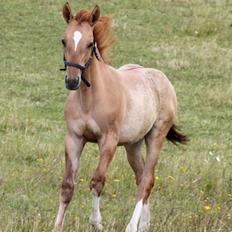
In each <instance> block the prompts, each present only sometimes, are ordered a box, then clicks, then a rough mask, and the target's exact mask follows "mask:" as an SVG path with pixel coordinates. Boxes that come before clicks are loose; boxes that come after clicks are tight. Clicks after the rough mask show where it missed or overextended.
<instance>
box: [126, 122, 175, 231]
mask: <svg viewBox="0 0 232 232" xmlns="http://www.w3.org/2000/svg"><path fill="white" fill-rule="evenodd" d="M171 126H172V123H171V122H170V121H169V120H161V119H160V120H157V121H156V123H155V124H154V126H153V128H152V129H151V130H150V132H149V133H148V134H147V135H146V136H145V142H146V147H147V156H146V161H145V166H144V170H143V174H142V178H141V181H140V183H139V186H138V191H137V198H136V202H137V203H136V206H135V209H134V212H133V215H132V218H131V220H130V222H129V224H128V225H127V228H126V232H137V231H139V232H144V231H147V230H148V229H149V223H148V224H147V225H146V221H148V220H149V219H148V220H144V219H143V217H144V216H143V215H144V211H146V212H147V217H150V213H149V206H148V198H149V195H150V193H151V190H152V188H153V185H154V170H155V166H156V164H157V162H158V159H159V155H160V150H161V147H162V144H163V141H164V139H165V137H166V135H167V133H168V131H169V130H170V128H171Z"/></svg>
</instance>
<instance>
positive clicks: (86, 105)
mask: <svg viewBox="0 0 232 232" xmlns="http://www.w3.org/2000/svg"><path fill="white" fill-rule="evenodd" d="M105 66H106V65H105V63H104V61H103V60H101V61H99V60H97V59H96V57H95V56H93V59H92V62H91V64H90V66H89V67H88V69H87V70H86V73H85V78H86V79H87V81H88V82H89V83H90V85H91V86H90V87H87V86H86V85H85V84H84V83H82V84H81V87H80V89H79V90H78V91H77V92H79V96H78V97H79V101H80V103H81V107H82V109H83V110H84V111H89V110H91V107H92V106H93V105H95V101H96V97H97V96H98V95H99V94H101V92H102V91H103V89H104V81H103V75H102V73H103V70H104V68H105Z"/></svg>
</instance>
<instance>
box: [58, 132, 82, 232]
mask: <svg viewBox="0 0 232 232" xmlns="http://www.w3.org/2000/svg"><path fill="white" fill-rule="evenodd" d="M83 147H84V141H83V139H82V138H77V137H76V136H71V135H67V136H66V138H65V174H64V178H63V182H62V185H61V189H60V197H59V209H58V213H57V217H56V221H55V232H61V231H62V227H63V221H64V216H65V210H66V208H67V207H68V204H69V202H70V201H71V199H72V196H73V192H74V181H75V176H76V173H77V168H78V161H79V158H80V156H81V152H82V150H83Z"/></svg>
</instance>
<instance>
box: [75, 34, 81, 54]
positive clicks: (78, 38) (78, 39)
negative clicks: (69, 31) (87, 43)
mask: <svg viewBox="0 0 232 232" xmlns="http://www.w3.org/2000/svg"><path fill="white" fill-rule="evenodd" d="M81 37H82V34H81V33H80V32H79V31H75V32H74V33H73V40H74V45H75V51H76V50H77V45H78V43H79V42H80V40H81Z"/></svg>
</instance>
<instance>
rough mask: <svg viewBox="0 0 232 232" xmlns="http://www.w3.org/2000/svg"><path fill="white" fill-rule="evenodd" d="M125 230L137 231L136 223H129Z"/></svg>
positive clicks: (129, 231)
mask: <svg viewBox="0 0 232 232" xmlns="http://www.w3.org/2000/svg"><path fill="white" fill-rule="evenodd" d="M125 232H137V225H136V224H134V223H129V224H128V225H127V227H126V230H125Z"/></svg>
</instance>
